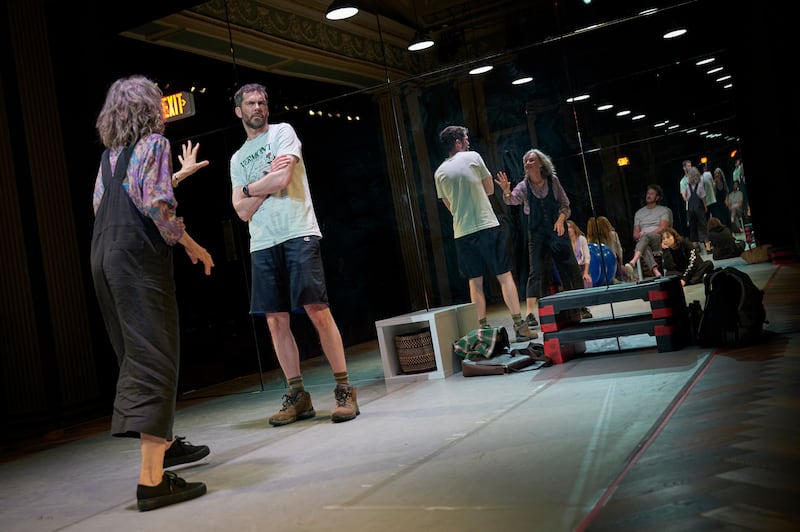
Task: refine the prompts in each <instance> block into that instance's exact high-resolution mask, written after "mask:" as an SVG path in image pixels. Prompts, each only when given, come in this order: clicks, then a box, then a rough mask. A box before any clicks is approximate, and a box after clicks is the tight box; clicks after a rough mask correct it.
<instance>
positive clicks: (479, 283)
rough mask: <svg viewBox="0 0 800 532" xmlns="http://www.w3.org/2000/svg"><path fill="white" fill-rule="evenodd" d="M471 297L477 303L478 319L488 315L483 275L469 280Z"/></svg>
mask: <svg viewBox="0 0 800 532" xmlns="http://www.w3.org/2000/svg"><path fill="white" fill-rule="evenodd" d="M469 299H470V301H472V303H474V304H475V311H476V312H477V313H478V321H480V320H482V319H483V318H485V317H486V296H485V295H484V293H483V277H474V278H472V279H470V280H469Z"/></svg>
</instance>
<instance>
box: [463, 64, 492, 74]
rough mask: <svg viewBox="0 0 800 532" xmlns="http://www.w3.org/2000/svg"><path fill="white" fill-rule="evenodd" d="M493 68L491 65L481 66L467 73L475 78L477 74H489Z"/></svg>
mask: <svg viewBox="0 0 800 532" xmlns="http://www.w3.org/2000/svg"><path fill="white" fill-rule="evenodd" d="M493 68H494V67H493V66H492V65H483V66H479V67H477V68H473V69H472V70H470V71H469V73H470V74H472V75H473V76H477V75H478V74H485V73H486V72H489V71H490V70H491V69H493Z"/></svg>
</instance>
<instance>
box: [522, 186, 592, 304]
mask: <svg viewBox="0 0 800 532" xmlns="http://www.w3.org/2000/svg"><path fill="white" fill-rule="evenodd" d="M546 179H547V194H546V195H545V197H544V198H541V199H540V198H537V197H536V195H534V193H533V189H532V188H531V185H530V183H528V182H526V183H525V185H526V189H527V195H528V205H529V207H530V215H529V217H528V261H529V262H528V264H529V270H528V272H529V274H528V282H527V285H526V287H525V297H529V298H530V297H535V298H541V297H543V296H547V295H550V290H549V288H550V285H549V284H548V285H547V290H545V289H544V288H545V287H544V286H543V283H542V280H543V278H544V279H547V280H550V279H551V278H552V277H553V275H552V274H551V270H552V268H553V265H555V269H556V270H557V272H558V276H559V278H560V280H561V286H562V287H563V288H564V290H575V289H578V288H583V276H582V274H581V270H580V268H579V267H578V261H577V259H575V252H574V251H573V250H572V244H571V243H570V240H569V235H568V234H567V229H566V222H565V227H564V234H563V235H561V236H558V233H556V232H555V231H553V225H555V223H556V220H557V219H558V214H559V213H558V211H559V209H560V208H561V205H560V204H559V202H558V200H556V197H555V192H553V180H552V179H551V178H550V176H547V178H546ZM545 268H547V270H545Z"/></svg>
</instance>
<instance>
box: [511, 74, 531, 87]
mask: <svg viewBox="0 0 800 532" xmlns="http://www.w3.org/2000/svg"><path fill="white" fill-rule="evenodd" d="M531 81H533V77H532V76H522V77H519V78H517V79H515V80H514V81H512V82H511V84H512V85H525V84H526V83H530V82H531Z"/></svg>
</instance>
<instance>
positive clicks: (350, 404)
mask: <svg viewBox="0 0 800 532" xmlns="http://www.w3.org/2000/svg"><path fill="white" fill-rule="evenodd" d="M356 395H357V394H356V387H355V386H351V385H349V384H337V385H336V389H335V390H333V396H334V397H335V398H336V408H334V409H333V412H331V420H332V421H333V422H334V423H339V422H341V421H350V420H351V419H354V418H355V417H356V416H357V415H359V414H360V413H361V412H360V411H359V410H358V399H357V398H356Z"/></svg>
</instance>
